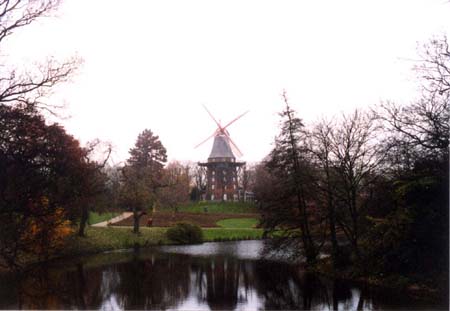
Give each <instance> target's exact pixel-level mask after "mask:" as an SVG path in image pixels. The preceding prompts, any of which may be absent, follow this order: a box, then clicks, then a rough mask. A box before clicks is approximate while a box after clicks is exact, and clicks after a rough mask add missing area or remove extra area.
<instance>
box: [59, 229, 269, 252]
mask: <svg viewBox="0 0 450 311" xmlns="http://www.w3.org/2000/svg"><path fill="white" fill-rule="evenodd" d="M131 230H132V229H131V228H130V227H105V228H95V227H89V228H87V230H86V237H78V236H75V235H74V236H72V237H70V238H69V240H68V241H67V247H66V248H65V249H64V251H63V252H62V255H63V256H68V255H76V254H90V253H99V252H102V251H107V250H114V249H124V248H132V247H134V246H136V245H139V246H140V247H147V246H151V245H164V244H171V241H169V240H168V239H167V237H166V235H165V233H166V231H167V228H154V227H153V228H147V227H143V228H140V232H141V233H140V234H139V235H135V234H133V233H132V231H131ZM203 236H204V241H205V242H208V241H227V240H246V239H260V238H261V236H262V230H261V229H242V228H239V229H234V228H203Z"/></svg>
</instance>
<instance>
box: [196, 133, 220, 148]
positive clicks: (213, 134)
mask: <svg viewBox="0 0 450 311" xmlns="http://www.w3.org/2000/svg"><path fill="white" fill-rule="evenodd" d="M216 133H217V131H214V133H212V135H211V136H209V137H208V138H206V139H205V140H204V141H202V142H201V143H200V144H198V145H197V146H195V147H194V149H195V148H197V147H199V146H200V145H202V144H204V143H206V142H207V141H208V140H209V139H211V138H212V137H214V136H215V135H216Z"/></svg>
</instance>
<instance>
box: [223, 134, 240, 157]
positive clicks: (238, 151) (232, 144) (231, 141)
mask: <svg viewBox="0 0 450 311" xmlns="http://www.w3.org/2000/svg"><path fill="white" fill-rule="evenodd" d="M225 136H227V138H228V140H229V141H230V143H231V148H232V149H233V148H234V150H233V151H236V156H237V157H238V158H240V157H242V152H241V150H239V148H238V146H237V145H236V144H235V143H234V141H233V140H232V139H231V137H230V135H228V134H226V133H225Z"/></svg>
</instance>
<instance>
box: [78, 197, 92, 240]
mask: <svg viewBox="0 0 450 311" xmlns="http://www.w3.org/2000/svg"><path fill="white" fill-rule="evenodd" d="M88 218H89V211H88V208H87V205H86V204H83V205H82V207H81V218H80V226H79V228H78V236H81V237H84V236H86V233H85V232H84V231H85V229H86V223H87V221H88Z"/></svg>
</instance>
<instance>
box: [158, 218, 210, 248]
mask: <svg viewBox="0 0 450 311" xmlns="http://www.w3.org/2000/svg"><path fill="white" fill-rule="evenodd" d="M166 234H167V238H168V239H169V240H171V241H173V242H176V243H180V244H195V243H202V242H203V231H202V229H201V228H200V227H199V226H197V225H193V224H190V223H186V222H180V223H177V224H176V225H175V226H174V227H172V228H170V229H169V230H167V233H166Z"/></svg>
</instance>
